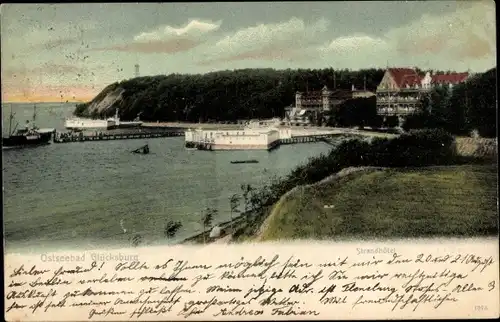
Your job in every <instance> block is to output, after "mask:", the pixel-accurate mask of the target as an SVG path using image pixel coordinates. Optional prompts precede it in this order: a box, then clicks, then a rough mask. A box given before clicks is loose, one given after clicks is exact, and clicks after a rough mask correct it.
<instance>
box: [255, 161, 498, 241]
mask: <svg viewBox="0 0 500 322" xmlns="http://www.w3.org/2000/svg"><path fill="white" fill-rule="evenodd" d="M496 173H497V166H496V165H487V166H484V165H481V166H479V165H464V166H449V167H429V168H419V169H404V168H403V169H365V170H362V171H352V172H351V173H348V174H347V175H341V176H339V177H337V176H335V177H334V178H331V179H330V180H324V181H322V182H320V183H318V184H315V185H311V186H307V187H298V188H297V189H295V191H293V192H292V193H290V194H287V195H285V196H283V197H282V198H281V199H280V201H279V202H277V203H276V204H275V206H274V207H273V209H272V211H271V213H270V215H269V216H268V217H267V219H266V221H265V222H264V224H263V225H262V227H261V230H260V233H259V235H258V236H256V240H258V241H269V240H279V239H351V238H396V237H399V238H406V237H430V236H435V237H437V236H455V237H460V236H478V235H495V234H496V233H497V231H498V230H497V229H498V227H497V225H498V224H497V220H498V213H497V197H496V189H497V176H496Z"/></svg>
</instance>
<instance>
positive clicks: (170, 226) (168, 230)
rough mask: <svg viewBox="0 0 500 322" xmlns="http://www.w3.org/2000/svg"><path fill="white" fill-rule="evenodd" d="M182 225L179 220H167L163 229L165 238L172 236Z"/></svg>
mask: <svg viewBox="0 0 500 322" xmlns="http://www.w3.org/2000/svg"><path fill="white" fill-rule="evenodd" d="M181 227H182V223H181V222H180V221H172V220H169V221H168V222H167V225H166V226H165V229H164V231H163V233H164V235H165V237H166V238H173V237H174V236H175V234H176V233H177V231H178V230H179V229H180V228H181Z"/></svg>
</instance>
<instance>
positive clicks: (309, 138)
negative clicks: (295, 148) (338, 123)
mask: <svg viewBox="0 0 500 322" xmlns="http://www.w3.org/2000/svg"><path fill="white" fill-rule="evenodd" d="M341 135H342V133H332V134H316V135H301V136H292V137H291V138H289V139H281V140H280V144H297V143H312V142H324V141H325V140H326V139H331V138H334V137H337V136H341Z"/></svg>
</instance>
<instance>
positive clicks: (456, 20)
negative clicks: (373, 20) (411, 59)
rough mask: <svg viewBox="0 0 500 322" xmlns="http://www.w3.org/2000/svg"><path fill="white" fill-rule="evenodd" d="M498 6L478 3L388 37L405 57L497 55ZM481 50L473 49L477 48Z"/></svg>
mask: <svg viewBox="0 0 500 322" xmlns="http://www.w3.org/2000/svg"><path fill="white" fill-rule="evenodd" d="M495 33H496V28H495V5H494V3H492V2H483V1H474V2H472V1H471V2H470V3H467V4H464V5H460V6H459V7H458V9H457V10H456V11H455V12H452V13H450V14H448V15H445V16H437V15H424V16H422V17H421V18H420V19H419V20H416V21H414V22H413V23H410V24H408V25H406V26H403V27H401V28H398V29H394V30H392V31H390V32H389V33H388V34H387V35H386V37H387V38H390V39H391V40H392V41H393V42H394V43H397V44H398V46H397V47H396V49H397V50H398V52H400V53H401V54H417V55H427V54H440V53H443V54H447V55H449V56H454V57H455V58H457V59H476V58H483V57H486V56H489V55H494V54H495V50H496V49H495V48H496V40H495ZM476 46H477V48H471V47H476Z"/></svg>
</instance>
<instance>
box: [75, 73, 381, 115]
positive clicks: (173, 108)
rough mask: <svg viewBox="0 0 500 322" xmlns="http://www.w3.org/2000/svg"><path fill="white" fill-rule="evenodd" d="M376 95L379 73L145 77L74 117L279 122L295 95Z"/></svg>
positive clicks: (107, 92)
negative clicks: (328, 90) (358, 91)
mask: <svg viewBox="0 0 500 322" xmlns="http://www.w3.org/2000/svg"><path fill="white" fill-rule="evenodd" d="M334 74H335V79H336V85H337V88H344V89H350V88H351V86H352V85H354V86H357V87H358V88H361V87H362V86H363V81H364V79H363V77H364V76H365V75H366V85H367V89H369V90H375V88H376V86H377V85H378V83H379V82H380V80H381V79H382V76H383V74H384V70H381V69H367V70H360V71H350V70H336V71H334V70H333V69H321V70H310V69H307V70H306V69H299V70H291V69H288V70H274V69H241V70H235V71H219V72H212V73H208V74H203V75H181V74H171V75H158V76H146V77H139V78H133V79H129V80H125V81H122V82H119V83H114V84H111V85H109V86H108V87H106V88H105V89H104V90H103V91H102V92H101V93H100V94H99V95H97V96H96V97H95V98H94V99H93V100H92V101H91V102H88V103H84V104H80V105H79V106H78V107H77V109H76V111H75V114H76V115H79V116H110V115H112V114H113V113H114V109H115V108H116V107H119V108H120V109H121V111H120V114H121V116H122V118H133V117H135V116H136V115H137V114H138V113H140V112H142V115H141V118H142V119H143V120H151V121H156V120H161V121H189V122H198V121H200V120H201V121H208V120H225V121H228V120H237V119H243V118H268V117H273V116H282V115H283V112H284V108H285V107H286V106H289V105H290V104H292V103H293V102H294V101H295V92H296V91H307V90H320V89H321V88H322V87H323V86H325V85H326V86H329V87H333V85H334ZM104 102H106V104H104Z"/></svg>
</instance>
